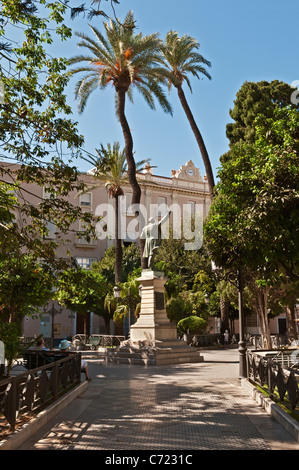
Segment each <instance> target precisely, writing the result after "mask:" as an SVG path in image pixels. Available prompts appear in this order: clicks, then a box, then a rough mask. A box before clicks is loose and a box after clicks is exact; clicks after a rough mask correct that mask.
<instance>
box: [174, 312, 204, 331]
mask: <svg viewBox="0 0 299 470" xmlns="http://www.w3.org/2000/svg"><path fill="white" fill-rule="evenodd" d="M206 327H207V322H206V320H204V319H203V318H201V317H196V316H190V317H186V318H183V319H182V320H180V321H179V322H178V324H177V329H178V332H179V333H180V334H183V333H187V331H188V330H189V333H191V334H195V335H200V334H202V333H204V332H205V329H206Z"/></svg>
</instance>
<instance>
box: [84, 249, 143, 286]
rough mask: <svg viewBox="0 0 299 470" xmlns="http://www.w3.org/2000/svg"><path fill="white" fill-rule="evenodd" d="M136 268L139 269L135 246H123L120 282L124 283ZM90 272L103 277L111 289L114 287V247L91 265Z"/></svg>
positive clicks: (138, 257)
mask: <svg viewBox="0 0 299 470" xmlns="http://www.w3.org/2000/svg"><path fill="white" fill-rule="evenodd" d="M138 268H140V253H139V249H138V248H137V246H136V245H135V244H134V243H131V244H130V245H129V246H123V247H122V277H121V282H126V281H127V280H128V276H129V275H130V273H132V272H134V271H135V269H138ZM91 270H92V271H96V272H98V273H99V274H101V275H102V276H103V277H105V278H106V279H107V281H108V282H109V284H110V286H111V288H112V287H113V286H114V285H115V247H114V246H111V247H110V248H108V249H107V250H106V251H105V253H104V256H103V258H102V259H101V260H100V261H95V262H94V263H92V265H91Z"/></svg>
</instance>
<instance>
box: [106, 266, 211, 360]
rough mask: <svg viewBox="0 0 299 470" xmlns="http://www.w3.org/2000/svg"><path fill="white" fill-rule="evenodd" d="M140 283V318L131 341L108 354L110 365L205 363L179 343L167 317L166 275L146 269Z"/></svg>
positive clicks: (131, 330)
mask: <svg viewBox="0 0 299 470" xmlns="http://www.w3.org/2000/svg"><path fill="white" fill-rule="evenodd" d="M138 281H139V282H140V284H141V285H142V291H141V292H142V294H141V309H140V316H139V318H138V320H137V321H136V323H134V324H133V325H132V326H131V328H130V339H129V340H128V341H124V342H123V343H122V344H121V345H120V346H119V347H118V348H117V350H116V351H114V352H111V353H110V354H109V358H108V359H109V361H110V362H124V363H130V364H148V365H162V364H176V363H186V362H202V361H203V357H202V356H200V353H199V351H198V350H196V349H195V348H193V347H189V346H188V345H187V344H186V343H185V342H184V341H182V340H179V339H177V329H176V326H175V325H173V324H172V323H171V322H170V320H169V318H168V317H167V313H166V303H165V297H164V284H165V282H166V279H165V277H164V273H163V272H158V271H152V270H151V269H145V270H143V271H142V275H141V277H140V278H139V279H138Z"/></svg>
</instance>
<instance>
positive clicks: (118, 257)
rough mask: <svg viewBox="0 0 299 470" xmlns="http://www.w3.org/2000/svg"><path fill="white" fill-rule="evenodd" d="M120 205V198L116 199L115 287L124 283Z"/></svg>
mask: <svg viewBox="0 0 299 470" xmlns="http://www.w3.org/2000/svg"><path fill="white" fill-rule="evenodd" d="M118 215H119V205H118V196H116V198H115V240H114V244H115V285H116V286H117V285H118V284H119V283H120V282H121V281H122V244H121V239H120V238H119V230H118V229H119V224H118Z"/></svg>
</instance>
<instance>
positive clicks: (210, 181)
mask: <svg viewBox="0 0 299 470" xmlns="http://www.w3.org/2000/svg"><path fill="white" fill-rule="evenodd" d="M176 88H177V90H178V96H179V99H180V102H181V105H182V106H183V109H184V111H185V114H186V116H187V119H188V121H189V123H190V126H191V129H192V131H193V134H194V136H195V139H196V142H197V144H198V147H199V150H200V153H201V156H202V159H203V162H204V166H205V170H206V174H207V178H208V184H209V193H210V196H211V199H213V196H214V186H215V182H214V176H213V171H212V166H211V162H210V158H209V155H208V152H207V149H206V146H205V143H204V140H203V138H202V135H201V133H200V131H199V129H198V127H197V124H196V122H195V120H194V117H193V114H192V112H191V110H190V108H189V105H188V103H187V100H186V97H185V93H184V91H183V89H182V87H181V85H178V86H177V87H176Z"/></svg>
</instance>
